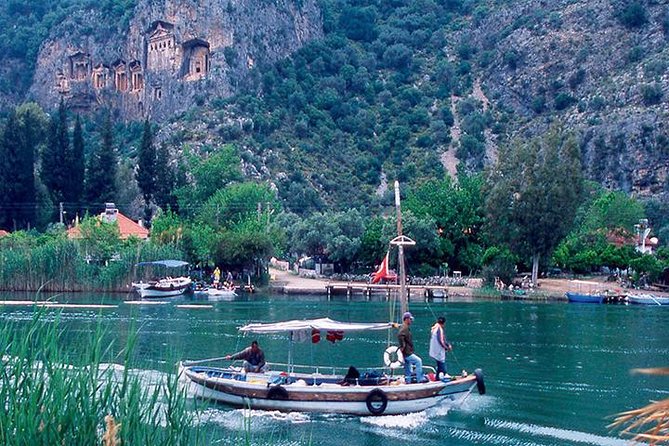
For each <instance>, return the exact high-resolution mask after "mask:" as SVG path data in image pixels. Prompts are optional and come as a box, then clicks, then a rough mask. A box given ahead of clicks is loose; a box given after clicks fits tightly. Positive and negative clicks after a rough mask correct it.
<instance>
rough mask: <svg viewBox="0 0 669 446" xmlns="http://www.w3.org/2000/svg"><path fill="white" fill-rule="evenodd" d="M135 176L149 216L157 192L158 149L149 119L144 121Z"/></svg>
mask: <svg viewBox="0 0 669 446" xmlns="http://www.w3.org/2000/svg"><path fill="white" fill-rule="evenodd" d="M135 178H136V179H137V185H138V186H139V189H140V190H141V191H142V195H143V196H144V204H145V206H146V209H147V218H148V217H149V215H148V208H149V205H150V203H151V199H152V198H153V197H154V195H155V193H156V149H155V147H154V146H153V135H151V124H150V123H149V120H148V119H147V120H145V121H144V133H143V134H142V144H141V145H140V146H139V153H138V154H137V173H136V175H135Z"/></svg>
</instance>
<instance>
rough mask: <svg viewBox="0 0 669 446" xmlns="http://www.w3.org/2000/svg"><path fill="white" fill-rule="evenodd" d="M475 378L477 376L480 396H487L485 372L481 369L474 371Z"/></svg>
mask: <svg viewBox="0 0 669 446" xmlns="http://www.w3.org/2000/svg"><path fill="white" fill-rule="evenodd" d="M474 376H476V388H477V389H478V391H479V395H485V382H484V381H483V370H481V369H476V370H474Z"/></svg>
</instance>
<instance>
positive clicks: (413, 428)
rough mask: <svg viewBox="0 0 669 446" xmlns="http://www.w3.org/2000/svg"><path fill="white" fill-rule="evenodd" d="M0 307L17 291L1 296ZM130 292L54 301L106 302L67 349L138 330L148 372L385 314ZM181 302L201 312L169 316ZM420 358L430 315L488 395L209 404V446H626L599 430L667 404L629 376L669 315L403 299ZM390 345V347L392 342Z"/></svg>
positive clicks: (24, 315) (333, 362)
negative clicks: (296, 330)
mask: <svg viewBox="0 0 669 446" xmlns="http://www.w3.org/2000/svg"><path fill="white" fill-rule="evenodd" d="M0 298H4V299H7V300H9V299H11V300H17V299H26V298H27V296H26V295H20V294H0ZM129 299H132V297H131V296H122V295H114V296H101V295H84V294H71V295H67V294H66V295H59V296H57V297H56V300H58V301H59V302H71V303H107V304H114V305H117V306H116V307H114V308H108V309H103V310H94V309H81V308H74V309H64V310H62V315H61V319H62V320H63V323H64V326H65V328H66V336H67V338H68V339H69V342H71V343H72V345H73V346H75V345H76V344H77V342H78V339H82V338H83V337H85V336H87V335H89V334H90V333H91V332H92V330H94V328H95V326H96V323H97V321H98V320H101V321H102V325H103V326H104V327H105V328H106V329H107V331H108V333H109V336H110V337H111V338H115V339H114V340H115V341H116V342H117V343H118V344H119V345H124V343H125V341H126V338H127V336H128V332H129V330H136V329H139V331H140V335H139V339H138V343H137V347H136V353H137V355H138V357H139V358H140V360H141V364H142V366H141V367H142V372H143V373H147V374H156V375H158V376H159V374H160V373H162V371H163V370H165V368H166V367H170V365H171V364H174V363H175V362H176V361H177V360H180V359H202V358H209V357H217V356H223V355H225V354H227V353H232V352H234V351H237V350H240V349H242V348H243V347H245V346H247V345H248V344H249V343H250V341H251V340H252V338H251V337H243V336H240V335H239V334H238V331H237V328H238V327H239V326H241V325H243V324H246V323H249V322H276V321H282V320H288V319H296V318H297V319H302V318H315V317H324V316H327V317H330V318H332V319H337V320H341V321H351V322H371V321H376V322H382V321H387V320H388V318H389V310H388V307H389V305H388V303H387V302H386V301H385V299H384V298H383V297H372V299H371V300H366V299H364V298H362V297H360V298H353V299H351V300H347V299H346V298H345V297H335V298H333V299H332V300H328V299H327V297H326V296H283V295H280V296H270V295H265V294H255V295H251V296H247V295H242V296H240V297H238V298H236V299H235V300H232V301H206V300H193V299H192V298H178V299H173V300H169V301H168V302H167V303H165V304H163V305H130V304H127V303H125V302H124V301H126V300H129ZM180 304H203V305H211V306H212V308H198V309H190V308H179V307H177V305H180ZM411 311H412V312H413V313H414V316H415V318H416V319H415V322H414V325H413V326H412V330H413V332H414V340H415V343H416V346H417V353H418V354H419V355H420V356H421V357H422V358H423V361H424V363H426V364H427V365H432V361H431V360H430V359H429V357H428V355H427V348H428V334H429V329H430V326H431V325H432V324H433V323H434V320H435V318H436V316H438V315H444V316H445V317H446V330H447V336H448V339H449V341H450V342H451V343H452V344H453V345H454V351H453V353H452V354H449V356H448V358H447V364H448V371H449V373H451V374H454V373H458V372H460V371H461V370H462V369H467V370H469V371H470V372H471V371H472V370H473V369H474V368H477V367H480V368H482V369H483V370H484V373H485V379H486V386H487V394H486V395H483V396H479V395H477V394H472V395H471V396H470V397H469V398H468V399H467V400H466V401H465V403H464V404H463V405H462V406H460V407H457V408H451V409H448V410H447V409H444V408H433V409H430V410H428V411H426V412H420V413H416V414H410V415H406V416H381V417H362V418H361V417H350V416H336V415H318V414H299V413H290V414H282V413H276V412H262V411H250V412H249V411H245V410H240V409H233V408H228V407H226V406H222V405H216V404H203V405H200V406H199V407H198V408H197V409H194V410H198V413H199V418H200V423H201V428H202V429H204V430H205V431H206V432H207V436H208V438H210V440H209V441H208V442H209V443H210V444H240V438H241V436H242V435H243V434H242V431H243V428H242V426H243V423H244V419H245V417H250V421H251V430H252V436H253V441H252V443H253V444H272V445H306V444H313V445H350V446H354V445H365V446H382V445H383V446H385V445H389V444H419V445H474V444H486V445H527V446H530V445H584V444H593V445H624V444H629V443H628V442H627V441H626V440H623V439H621V438H619V437H618V436H617V435H616V433H615V432H609V430H608V429H607V428H606V425H607V424H608V423H610V421H611V418H610V417H611V416H612V415H613V414H615V413H617V412H621V411H625V410H629V409H632V408H636V407H640V406H642V405H645V404H647V403H648V402H649V401H650V400H658V399H663V398H668V397H669V378H667V377H649V376H641V375H630V373H629V370H630V369H632V368H638V367H658V366H667V365H669V307H661V308H660V307H643V306H631V305H593V304H567V303H531V302H518V301H509V302H497V301H450V302H447V303H444V302H431V303H427V302H425V301H422V300H420V301H412V302H411ZM0 315H1V316H2V318H3V320H4V321H7V320H14V321H22V320H24V321H27V320H29V319H30V317H31V315H32V309H31V307H26V306H2V307H0ZM391 336H393V337H392V339H391V340H394V334H393V335H391ZM257 339H258V341H259V342H260V344H261V347H262V348H263V349H264V350H265V354H266V356H267V359H268V361H271V362H284V361H285V360H286V358H287V345H288V344H287V341H286V339H285V338H284V337H283V336H278V335H272V336H259V337H257ZM387 343H388V334H387V333H385V332H381V333H379V332H370V333H362V334H351V335H350V336H349V335H347V336H345V338H344V340H343V341H341V342H337V343H336V344H331V343H329V342H326V341H325V339H323V340H322V341H321V342H320V343H319V344H317V345H313V344H311V343H310V342H309V343H305V344H298V345H296V346H295V354H296V356H297V362H300V363H304V364H312V363H313V364H316V363H318V364H321V365H327V366H340V367H341V366H344V367H348V366H349V365H354V366H356V367H358V368H359V369H361V370H364V369H365V367H371V366H378V365H380V363H381V361H382V354H383V351H384V349H385V348H386V346H387Z"/></svg>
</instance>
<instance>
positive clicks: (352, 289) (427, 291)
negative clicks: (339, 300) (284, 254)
mask: <svg viewBox="0 0 669 446" xmlns="http://www.w3.org/2000/svg"><path fill="white" fill-rule="evenodd" d="M325 290H326V292H327V295H328V297H330V296H333V295H346V296H347V297H351V296H353V295H356V294H361V295H363V296H366V297H369V296H371V295H385V296H386V298H390V296H392V295H394V294H396V293H399V290H400V286H399V285H391V284H386V285H381V284H372V283H360V282H328V283H327V284H326V285H325ZM406 290H407V297H411V296H412V295H413V296H415V297H425V298H434V299H446V298H448V287H446V286H443V285H407V286H406Z"/></svg>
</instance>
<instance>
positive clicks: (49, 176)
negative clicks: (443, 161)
mask: <svg viewBox="0 0 669 446" xmlns="http://www.w3.org/2000/svg"><path fill="white" fill-rule="evenodd" d="M69 139H70V138H69V135H68V133H67V113H66V111H65V103H64V102H63V101H62V100H61V101H60V105H59V107H58V112H57V113H56V114H54V116H53V117H52V118H51V124H50V126H49V140H48V142H47V145H46V147H45V149H44V151H43V152H42V170H41V178H42V182H43V183H44V185H45V186H46V188H47V190H48V191H49V194H50V195H51V198H52V200H53V201H54V202H59V201H63V200H64V199H65V190H66V189H67V182H68V179H67V177H68V166H67V158H68V154H67V152H68V151H69V146H70V141H69Z"/></svg>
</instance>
